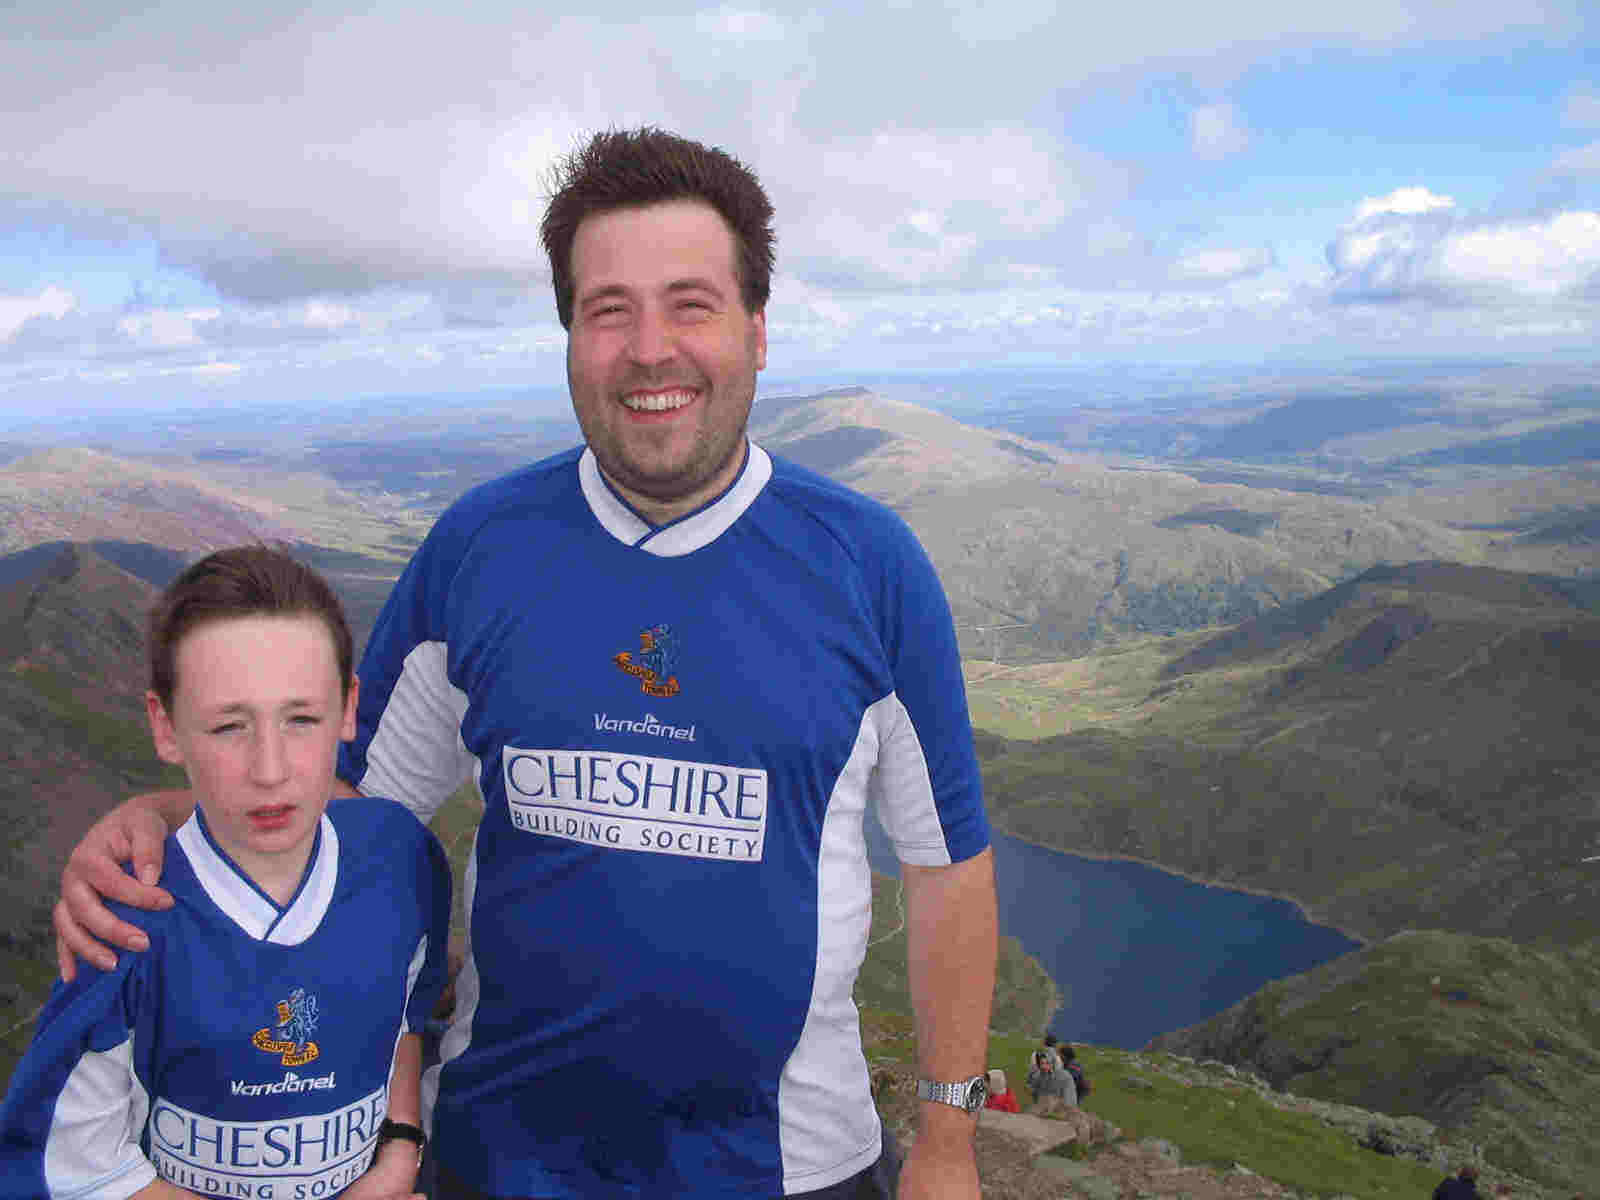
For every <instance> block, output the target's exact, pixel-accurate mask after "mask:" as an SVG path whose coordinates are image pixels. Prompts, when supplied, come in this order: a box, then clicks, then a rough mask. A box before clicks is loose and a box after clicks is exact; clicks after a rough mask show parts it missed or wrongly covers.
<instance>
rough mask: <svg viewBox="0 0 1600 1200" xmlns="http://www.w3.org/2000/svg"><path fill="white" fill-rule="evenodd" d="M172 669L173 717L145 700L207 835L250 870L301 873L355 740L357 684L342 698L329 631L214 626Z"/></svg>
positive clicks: (234, 623) (154, 700) (183, 649)
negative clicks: (342, 748)
mask: <svg viewBox="0 0 1600 1200" xmlns="http://www.w3.org/2000/svg"><path fill="white" fill-rule="evenodd" d="M175 664H176V667H177V686H176V688H175V689H174V692H173V697H172V711H171V712H168V711H167V710H166V709H165V708H164V707H163V706H162V704H161V701H160V699H159V698H158V697H157V696H156V695H155V693H154V692H148V693H146V695H145V708H146V711H147V712H148V713H149V716H150V729H151V733H152V734H153V736H154V738H155V744H156V752H157V753H158V754H159V755H160V756H161V758H162V759H163V760H164V761H166V762H169V763H178V764H181V765H182V766H183V768H184V770H185V771H187V772H188V775H189V782H190V785H191V786H192V787H193V788H194V792H195V800H196V802H197V803H198V804H199V805H200V807H201V808H202V809H203V810H204V811H205V818H206V825H207V828H208V829H210V831H211V835H212V836H213V837H214V838H215V839H216V841H217V843H218V844H219V845H220V846H221V847H222V848H223V849H224V850H225V851H227V853H228V856H229V857H230V858H232V859H233V861H234V862H235V863H237V864H238V865H239V866H240V867H241V868H242V869H243V870H244V871H246V872H247V873H249V874H251V875H252V876H253V877H254V876H257V875H258V874H259V873H263V872H264V873H267V874H281V873H282V868H285V867H287V868H288V869H290V870H294V869H297V868H296V864H295V863H294V862H293V860H294V859H295V858H299V860H300V861H299V864H298V865H299V866H303V865H304V861H305V857H304V856H305V855H306V854H308V853H309V851H310V846H311V839H312V836H313V834H314V833H315V831H316V827H317V823H318V821H319V820H320V819H321V817H322V813H323V810H324V809H326V808H327V807H328V799H329V797H330V796H331V794H332V788H333V777H334V760H335V755H336V753H337V751H338V746H339V743H340V742H341V741H348V740H349V739H350V738H352V737H354V736H355V720H356V687H355V683H354V682H353V681H352V683H351V686H350V692H349V695H348V696H346V695H344V694H343V693H342V689H341V687H340V680H339V669H338V665H337V662H336V659H335V656H334V648H333V638H332V637H331V636H330V635H329V633H328V630H327V627H326V626H325V625H324V624H323V623H322V621H321V620H319V619H318V618H316V617H312V616H244V617H237V618H231V619H224V620H218V621H211V622H208V623H206V624H204V625H201V626H199V627H198V628H196V629H194V630H191V631H190V632H189V633H188V634H186V635H185V636H184V638H183V640H182V641H181V642H179V643H178V648H177V654H176V656H175ZM258 882H260V880H259V879H258Z"/></svg>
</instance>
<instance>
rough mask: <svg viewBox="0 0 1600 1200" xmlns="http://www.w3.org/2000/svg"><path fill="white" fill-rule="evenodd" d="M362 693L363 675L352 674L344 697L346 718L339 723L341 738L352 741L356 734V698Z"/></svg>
mask: <svg viewBox="0 0 1600 1200" xmlns="http://www.w3.org/2000/svg"><path fill="white" fill-rule="evenodd" d="M360 695H361V676H359V675H352V676H350V690H349V691H348V692H346V693H345V697H344V719H343V720H342V721H341V722H340V723H339V740H340V741H341V742H352V741H354V740H355V736H356V700H357V698H358V697H359V696H360Z"/></svg>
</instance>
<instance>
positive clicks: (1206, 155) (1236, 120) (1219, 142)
mask: <svg viewBox="0 0 1600 1200" xmlns="http://www.w3.org/2000/svg"><path fill="white" fill-rule="evenodd" d="M1249 145H1250V131H1249V130H1248V129H1246V128H1245V125H1244V121H1243V119H1242V118H1241V117H1240V115H1239V110H1238V109H1237V108H1235V107H1234V106H1233V105H1232V104H1226V103H1219V104H1205V105H1202V106H1201V107H1199V108H1196V109H1194V110H1193V111H1191V112H1190V113H1189V148H1190V150H1192V151H1193V152H1194V154H1195V156H1196V157H1197V158H1202V159H1205V160H1207V161H1215V160H1217V159H1221V158H1227V157H1228V156H1229V155H1233V154H1238V153H1239V152H1240V151H1242V150H1244V149H1246V148H1247V147H1248V146H1249Z"/></svg>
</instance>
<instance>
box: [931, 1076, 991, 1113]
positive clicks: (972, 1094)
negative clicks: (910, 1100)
mask: <svg viewBox="0 0 1600 1200" xmlns="http://www.w3.org/2000/svg"><path fill="white" fill-rule="evenodd" d="M988 1095H989V1078H988V1076H986V1075H974V1076H973V1077H972V1078H971V1079H963V1080H962V1081H961V1082H960V1083H935V1082H934V1081H933V1080H931V1079H919V1080H917V1099H918V1100H932V1101H934V1102H935V1103H938V1104H948V1105H950V1106H951V1107H952V1108H959V1109H961V1110H962V1111H963V1112H969V1113H975V1112H977V1111H978V1110H979V1109H980V1108H982V1107H983V1102H984V1100H986V1099H987V1098H988Z"/></svg>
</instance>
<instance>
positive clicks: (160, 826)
mask: <svg viewBox="0 0 1600 1200" xmlns="http://www.w3.org/2000/svg"><path fill="white" fill-rule="evenodd" d="M187 796H188V793H187V792H177V793H172V792H151V793H145V794H143V795H139V796H134V797H133V798H132V799H130V800H125V801H124V802H123V803H121V804H119V805H118V806H117V807H116V808H114V809H112V810H111V811H110V812H108V813H107V814H106V815H105V816H103V817H101V818H100V819H99V820H98V821H96V822H95V823H94V825H93V826H92V827H91V828H90V830H89V832H88V833H86V834H84V835H83V839H82V840H81V841H80V842H79V843H78V844H77V846H75V847H74V848H73V851H72V855H71V857H69V858H68V859H67V865H66V866H65V867H63V868H62V870H61V898H60V899H59V900H57V901H56V906H55V912H54V914H53V923H54V925H55V932H56V964H57V966H58V967H59V968H60V970H61V978H62V980H63V982H66V983H71V982H72V980H73V979H74V978H75V977H76V976H77V973H78V965H77V960H78V959H80V958H81V959H83V960H84V961H85V962H89V963H93V964H94V965H95V966H97V967H99V968H100V969H101V970H102V971H109V970H112V969H113V968H114V967H115V966H116V965H117V956H116V953H115V951H114V950H113V949H112V948H111V947H113V946H119V947H121V948H122V949H124V950H147V949H149V947H150V940H149V938H147V937H146V936H145V934H144V931H143V930H141V929H138V928H136V927H135V926H133V925H130V924H128V922H126V921H124V920H122V919H120V918H119V917H117V916H116V915H115V914H113V913H112V912H111V910H110V909H108V908H107V907H106V906H105V903H104V901H105V900H116V901H119V902H121V903H123V904H126V905H128V906H129V907H130V908H143V909H148V910H152V911H154V910H157V909H164V908H171V907H172V896H171V895H170V894H169V893H168V892H167V891H166V890H165V889H163V888H161V887H158V886H156V884H157V881H158V880H159V879H160V878H161V867H162V862H163V858H164V855H165V842H166V839H167V834H168V833H170V832H171V826H170V825H169V823H168V822H169V820H170V816H168V815H164V814H174V813H175V812H176V810H178V809H181V808H182V807H183V806H184V804H185V803H187V802H188V801H187ZM124 864H129V865H131V866H132V868H133V871H134V874H133V875H130V874H129V873H128V872H127V871H126V870H124ZM135 875H136V876H137V878H135Z"/></svg>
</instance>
